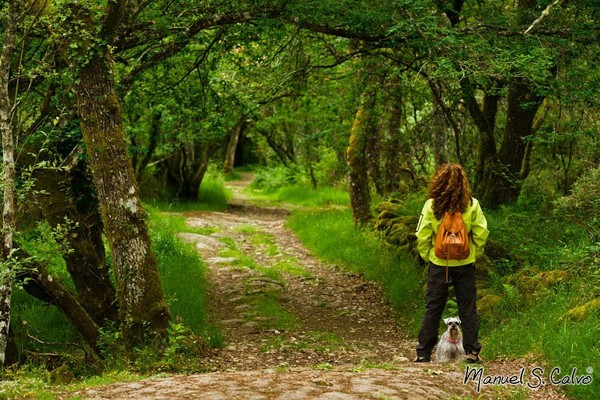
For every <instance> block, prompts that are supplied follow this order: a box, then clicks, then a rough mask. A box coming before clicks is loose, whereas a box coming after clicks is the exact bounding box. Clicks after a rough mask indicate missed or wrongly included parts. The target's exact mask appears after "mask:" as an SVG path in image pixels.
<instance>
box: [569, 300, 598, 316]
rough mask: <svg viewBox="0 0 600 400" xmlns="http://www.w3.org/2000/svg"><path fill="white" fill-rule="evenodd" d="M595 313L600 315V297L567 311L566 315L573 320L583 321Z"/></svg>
mask: <svg viewBox="0 0 600 400" xmlns="http://www.w3.org/2000/svg"><path fill="white" fill-rule="evenodd" d="M593 315H596V316H600V297H596V298H595V299H593V300H590V301H588V302H587V303H585V304H583V305H581V306H579V307H575V308H572V309H570V310H569V311H567V314H566V317H567V318H568V319H570V320H572V321H583V320H585V319H587V318H589V317H591V316H593Z"/></svg>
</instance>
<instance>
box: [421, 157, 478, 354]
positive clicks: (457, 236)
mask: <svg viewBox="0 0 600 400" xmlns="http://www.w3.org/2000/svg"><path fill="white" fill-rule="evenodd" d="M461 217H462V218H461ZM488 234H489V231H488V229H487V221H486V219H485V216H484V215H483V211H482V210H481V207H480V205H479V202H478V201H477V200H476V199H475V198H473V197H471V188H470V186H469V181H468V179H467V175H466V173H465V170H464V169H463V168H462V167H461V166H460V165H458V164H445V165H443V166H441V167H440V168H439V169H438V170H437V171H436V173H435V175H434V176H433V178H432V179H431V182H430V184H429V191H428V200H427V201H426V202H425V205H424V207H423V211H422V212H421V217H420V219H419V224H418V226H417V249H418V251H419V254H420V255H421V257H422V258H423V260H425V262H427V263H428V264H429V270H428V272H427V294H426V306H425V315H424V316H423V323H422V325H421V330H420V331H419V344H418V346H417V358H416V360H415V361H416V362H430V361H431V352H432V350H433V347H434V346H435V344H436V342H437V339H438V328H439V325H440V319H441V317H442V313H443V312H444V308H445V306H446V300H447V298H448V286H449V284H450V283H452V285H453V286H454V291H455V293H456V301H457V304H458V314H459V318H460V320H461V324H462V329H463V346H464V349H465V353H466V359H467V362H471V363H474V362H478V361H479V355H478V354H479V352H480V351H481V344H479V340H478V335H479V318H478V316H477V305H476V300H477V292H476V288H475V258H476V257H477V256H478V255H479V254H482V253H483V247H484V245H485V242H486V240H487V237H488ZM464 242H466V243H464Z"/></svg>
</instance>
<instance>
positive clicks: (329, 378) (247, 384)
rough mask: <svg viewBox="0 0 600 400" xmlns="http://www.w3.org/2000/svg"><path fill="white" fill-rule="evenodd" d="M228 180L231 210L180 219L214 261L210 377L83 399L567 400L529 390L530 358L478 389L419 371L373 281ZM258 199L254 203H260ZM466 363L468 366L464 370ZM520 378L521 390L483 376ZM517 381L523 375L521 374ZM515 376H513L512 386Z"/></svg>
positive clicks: (450, 369) (490, 368)
mask: <svg viewBox="0 0 600 400" xmlns="http://www.w3.org/2000/svg"><path fill="white" fill-rule="evenodd" d="M250 178H251V177H249V176H248V175H244V176H243V179H242V180H241V181H236V182H229V183H228V186H229V187H230V188H231V189H232V190H233V192H234V196H233V198H232V200H231V201H230V207H229V210H228V211H227V212H205V211H202V212H188V213H184V215H185V217H186V222H187V224H188V225H189V226H190V227H194V228H198V231H202V232H204V233H206V234H200V233H185V234H182V236H183V238H184V239H185V240H187V241H190V242H193V243H195V245H196V247H197V249H198V252H199V254H200V255H201V257H202V258H203V259H204V261H205V262H206V263H207V265H208V266H209V271H210V272H209V279H210V281H211V285H212V289H211V294H210V299H209V310H210V312H211V316H212V317H211V318H212V321H211V322H212V323H213V324H214V325H215V326H217V327H218V328H219V329H220V330H221V332H222V334H223V336H224V338H225V341H226V345H225V347H224V348H222V349H218V350H216V351H215V353H214V354H212V355H211V356H210V357H207V360H206V369H207V371H211V372H208V373H205V374H197V375H175V376H170V377H162V378H150V379H145V380H141V381H136V382H129V383H117V384H111V385H108V386H101V387H94V388H91V389H87V390H84V391H79V392H77V393H72V394H71V395H76V396H79V398H85V399H134V398H135V399H184V398H187V399H196V398H201V399H206V400H213V399H286V400H288V399H289V400H291V399H448V398H450V399H452V398H453V399H465V398H477V399H498V398H533V399H563V398H566V397H565V396H564V395H563V394H562V393H561V392H560V391H559V390H557V387H555V386H552V385H549V384H546V385H541V386H540V387H539V389H537V390H531V389H529V388H528V387H527V383H528V382H531V384H532V385H534V384H536V383H538V382H537V380H535V379H533V380H532V379H531V375H530V371H531V369H532V368H533V366H535V365H536V364H535V361H534V360H530V359H519V360H489V361H488V360H486V361H485V362H484V363H483V364H481V365H478V366H476V367H475V368H484V371H483V373H482V380H481V383H482V385H481V388H480V389H481V390H480V392H478V391H477V384H476V383H477V382H473V381H469V382H467V384H465V383H464V380H465V373H466V370H465V368H466V366H465V364H464V363H459V364H438V363H430V364H416V363H413V362H412V359H413V358H414V348H415V345H416V343H415V338H413V337H407V335H406V334H405V333H404V332H403V329H402V326H401V324H400V322H399V321H400V320H401V319H400V318H398V315H397V314H396V313H395V311H394V310H393V309H391V308H390V306H389V305H388V304H387V303H386V301H385V299H384V298H383V296H382V291H381V290H380V287H379V285H378V284H376V283H374V282H370V281H366V280H365V279H364V278H363V277H361V276H359V275H356V274H353V273H351V272H348V271H345V270H343V269H341V268H338V267H337V266H335V265H328V264H326V263H323V262H321V261H319V260H318V259H317V258H315V257H314V256H313V255H311V254H310V252H309V251H308V250H307V249H306V248H305V247H304V246H303V245H302V243H301V242H300V241H299V239H298V238H297V237H296V236H295V235H294V233H293V232H292V231H290V230H289V229H287V228H286V226H285V222H286V217H287V215H288V214H289V210H288V209H284V208H275V207H266V206H260V205H259V204H260V203H257V200H256V199H252V198H248V197H247V195H245V194H244V193H243V191H242V189H243V188H244V187H245V186H247V185H248V184H249V183H250ZM257 204H258V205H257ZM471 367H472V366H469V368H471ZM521 371H524V376H523V382H521V383H518V384H516V385H509V384H503V385H499V386H493V385H489V384H485V382H484V378H485V376H490V377H493V376H503V377H509V376H513V375H517V376H518V375H519V374H520V373H521ZM517 378H518V377H517ZM517 378H514V379H517Z"/></svg>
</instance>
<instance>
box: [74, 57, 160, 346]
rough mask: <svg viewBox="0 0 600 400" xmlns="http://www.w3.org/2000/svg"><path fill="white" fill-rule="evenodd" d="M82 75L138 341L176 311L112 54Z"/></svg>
mask: <svg viewBox="0 0 600 400" xmlns="http://www.w3.org/2000/svg"><path fill="white" fill-rule="evenodd" d="M106 51H108V50H106ZM78 78H79V85H78V86H77V104H78V109H79V114H80V118H81V131H82V133H83V140H84V143H85V146H86V149H87V154H88V163H89V166H90V169H91V171H92V177H93V181H94V185H95V186H96V190H97V194H98V200H99V202H100V209H101V213H102V221H103V223H104V232H105V234H106V237H107V239H108V243H109V245H110V248H111V252H112V257H113V260H114V268H115V276H116V278H117V284H118V298H119V305H120V314H121V321H122V323H123V324H124V325H123V329H124V333H125V336H126V340H128V341H129V342H130V343H136V342H139V341H141V340H142V338H143V330H144V329H143V327H144V325H145V324H146V323H149V324H150V326H151V327H152V328H153V329H154V330H155V331H159V332H160V331H164V330H165V329H166V328H167V326H168V322H169V318H170V314H169V310H168V307H167V304H166V301H165V299H164V294H163V290H162V287H161V284H160V278H159V274H158V269H157V266H156V259H155V257H154V254H153V252H152V249H151V248H150V238H149V235H148V229H147V226H146V220H145V218H146V215H145V212H144V210H143V209H142V204H141V201H140V198H139V194H138V193H139V191H138V187H137V183H136V181H135V178H134V173H133V168H132V166H131V162H130V159H129V157H128V154H127V149H126V145H125V138H124V131H123V124H122V115H121V109H120V106H119V102H118V101H117V98H116V96H115V91H114V82H113V76H112V71H111V67H110V62H109V57H108V55H107V54H105V53H99V54H96V55H94V56H92V58H91V60H90V61H89V62H88V63H87V64H86V65H85V66H84V67H83V68H81V69H80V70H79V71H78Z"/></svg>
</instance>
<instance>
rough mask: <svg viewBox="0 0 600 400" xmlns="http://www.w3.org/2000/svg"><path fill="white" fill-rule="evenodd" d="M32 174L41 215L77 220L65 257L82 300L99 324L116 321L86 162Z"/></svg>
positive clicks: (56, 221)
mask: <svg viewBox="0 0 600 400" xmlns="http://www.w3.org/2000/svg"><path fill="white" fill-rule="evenodd" d="M82 164H83V163H82ZM33 177H34V179H35V181H36V191H38V192H39V193H41V194H39V195H36V197H35V200H36V201H34V202H33V203H34V204H39V205H40V209H39V211H38V213H40V214H41V218H46V219H47V220H48V222H49V223H50V224H51V225H52V226H56V225H57V224H64V222H65V217H67V218H69V219H70V220H71V221H73V222H74V223H75V226H74V227H73V228H72V229H71V230H70V231H69V234H68V236H67V240H68V242H69V247H70V248H71V249H72V250H73V251H71V252H69V253H67V254H63V258H64V260H65V263H66V266H67V271H69V274H70V275H71V278H72V279H73V283H74V284H75V288H76V290H77V294H78V298H79V302H80V303H81V304H82V306H83V307H84V308H85V309H86V311H87V312H88V313H89V314H90V316H91V317H92V318H93V319H94V321H95V322H96V324H98V325H100V326H102V325H104V323H105V322H106V321H117V312H118V307H117V306H116V304H115V300H116V292H115V289H114V287H113V286H112V283H111V281H110V278H109V274H108V267H107V265H106V260H105V249H104V244H103V242H102V228H103V227H102V219H101V216H100V213H99V211H98V199H97V198H96V195H95V193H94V191H93V190H92V187H91V186H92V182H90V181H89V178H88V176H86V173H85V166H84V165H82V166H80V167H75V168H74V170H71V171H69V172H68V174H67V175H65V174H64V173H63V172H62V171H61V170H56V169H48V170H36V171H35V172H34V175H33ZM73 199H76V201H73Z"/></svg>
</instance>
